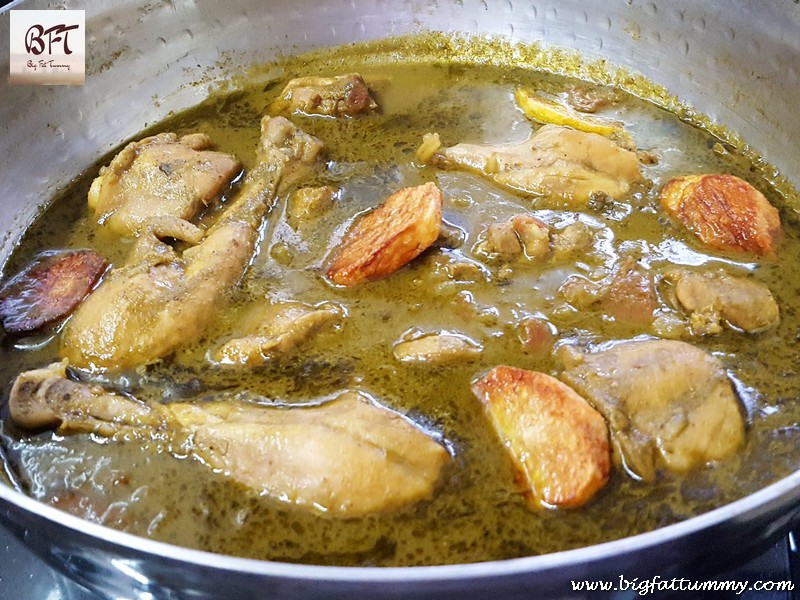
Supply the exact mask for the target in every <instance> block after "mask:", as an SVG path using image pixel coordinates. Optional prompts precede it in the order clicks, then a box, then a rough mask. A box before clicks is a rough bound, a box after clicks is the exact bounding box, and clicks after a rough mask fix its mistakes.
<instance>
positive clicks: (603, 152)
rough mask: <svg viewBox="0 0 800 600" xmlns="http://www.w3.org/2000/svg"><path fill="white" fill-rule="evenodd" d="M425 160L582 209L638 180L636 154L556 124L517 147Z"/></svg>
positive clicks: (443, 153) (453, 150) (444, 152)
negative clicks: (602, 196)
mask: <svg viewBox="0 0 800 600" xmlns="http://www.w3.org/2000/svg"><path fill="white" fill-rule="evenodd" d="M429 161H430V162H431V163H432V164H434V165H436V166H440V167H443V168H452V169H465V170H468V171H474V172H477V173H478V174H479V175H483V176H484V177H487V178H488V179H491V180H493V181H495V182H496V183H498V184H500V185H502V186H504V187H508V188H511V189H513V190H516V191H519V192H524V193H527V194H531V195H533V196H536V197H544V198H546V199H553V200H559V201H561V202H563V203H566V204H567V205H568V206H571V207H576V208H580V207H584V206H586V205H587V204H588V202H589V199H590V198H591V196H592V195H593V194H606V195H608V196H611V197H612V198H619V197H621V196H623V195H624V194H626V193H627V192H628V190H629V189H630V186H631V185H632V184H633V183H636V182H637V181H640V180H641V179H642V174H641V171H640V169H639V159H638V158H637V156H636V153H635V152H631V151H630V150H626V149H624V148H622V147H620V146H618V145H617V144H615V143H614V142H613V141H611V140H609V139H607V138H605V137H603V136H601V135H598V134H596V133H586V132H583V131H577V130H575V129H571V128H569V127H562V126H558V125H545V126H544V127H541V128H540V129H537V130H536V131H535V132H534V133H533V135H532V136H531V137H530V138H529V139H528V140H526V141H524V142H522V143H519V144H506V145H495V146H479V145H475V144H456V145H455V146H451V147H449V148H440V149H437V150H436V151H435V152H433V153H432V155H431V157H430V159H429Z"/></svg>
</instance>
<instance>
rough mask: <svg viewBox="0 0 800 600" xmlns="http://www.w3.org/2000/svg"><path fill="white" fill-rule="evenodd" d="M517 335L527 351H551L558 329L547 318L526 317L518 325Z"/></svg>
mask: <svg viewBox="0 0 800 600" xmlns="http://www.w3.org/2000/svg"><path fill="white" fill-rule="evenodd" d="M516 331H517V337H518V338H519V341H520V344H521V345H522V349H523V350H525V351H526V352H549V351H550V350H551V349H552V347H553V343H554V342H555V340H556V335H557V333H558V331H557V330H556V327H555V325H553V324H552V323H551V322H550V321H548V320H547V319H544V318H542V317H525V318H523V319H521V320H520V322H519V323H517V325H516Z"/></svg>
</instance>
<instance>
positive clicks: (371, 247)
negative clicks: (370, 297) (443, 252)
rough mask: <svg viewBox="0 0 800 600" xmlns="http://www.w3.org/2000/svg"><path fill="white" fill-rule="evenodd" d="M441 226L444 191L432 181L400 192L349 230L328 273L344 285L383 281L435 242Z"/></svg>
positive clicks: (336, 281)
mask: <svg viewBox="0 0 800 600" xmlns="http://www.w3.org/2000/svg"><path fill="white" fill-rule="evenodd" d="M441 225H442V191H441V190H440V189H439V188H438V187H437V186H436V184H435V183H432V182H429V183H426V184H424V185H418V186H416V187H408V188H403V189H401V190H399V191H397V192H395V193H394V194H392V195H391V196H389V198H388V199H387V200H386V202H384V203H383V204H382V205H380V206H379V207H378V208H376V209H375V210H373V211H372V212H371V213H369V214H368V215H366V216H364V217H362V218H361V220H360V221H359V222H358V223H357V224H356V226H355V227H353V229H352V230H351V231H350V233H349V234H348V236H347V238H345V240H344V242H343V243H342V245H341V246H339V248H337V249H336V250H335V251H334V252H333V257H332V260H331V262H330V263H329V264H330V266H329V267H328V270H327V273H326V275H327V277H328V279H330V281H332V282H333V283H335V284H337V285H344V286H353V285H358V284H359V283H364V282H365V281H371V280H373V279H380V278H381V277H386V276H387V275H390V274H392V273H394V272H395V271H397V270H398V269H399V268H400V267H402V266H403V265H405V264H407V263H408V262H410V261H412V260H413V259H414V258H416V257H417V256H419V255H420V254H421V253H422V252H423V251H425V249H427V248H428V247H429V246H430V245H431V244H433V242H435V241H436V238H437V237H438V236H439V229H440V228H441Z"/></svg>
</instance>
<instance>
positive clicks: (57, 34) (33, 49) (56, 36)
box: [25, 23, 80, 56]
mask: <svg viewBox="0 0 800 600" xmlns="http://www.w3.org/2000/svg"><path fill="white" fill-rule="evenodd" d="M79 27H80V25H66V24H65V23H61V24H59V25H55V26H53V27H51V28H50V29H47V30H45V28H44V27H42V26H41V25H32V26H31V27H30V28H29V29H28V32H27V33H26V34H25V50H27V51H28V52H29V53H30V54H35V55H36V56H39V55H40V54H42V53H43V52H44V51H45V49H47V53H48V54H53V44H59V43H60V44H61V49H62V52H63V53H64V54H72V50H70V49H69V37H68V36H69V32H70V31H71V30H73V29H78V28H79ZM62 36H63V37H62ZM45 41H46V42H47V45H45ZM56 48H58V46H56Z"/></svg>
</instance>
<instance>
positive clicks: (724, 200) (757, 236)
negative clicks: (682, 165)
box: [660, 175, 781, 256]
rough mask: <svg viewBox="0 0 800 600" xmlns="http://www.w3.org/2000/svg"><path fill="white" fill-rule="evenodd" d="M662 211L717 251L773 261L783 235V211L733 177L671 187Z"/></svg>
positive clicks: (689, 179) (695, 178)
mask: <svg viewBox="0 0 800 600" xmlns="http://www.w3.org/2000/svg"><path fill="white" fill-rule="evenodd" d="M660 200H661V206H663V207H664V209H665V210H666V211H667V212H668V213H669V214H671V215H672V216H673V217H674V218H676V219H677V220H678V221H680V222H681V223H682V224H683V225H684V226H685V227H686V228H687V229H689V230H690V231H691V232H692V233H694V235H696V236H697V238H698V239H699V240H700V241H701V242H703V243H704V244H705V245H707V246H708V247H709V248H713V249H715V250H734V251H739V252H752V253H754V254H758V255H759V256H772V255H774V254H775V250H776V246H777V243H778V240H779V239H780V235H781V221H780V217H779V215H778V211H777V210H776V209H775V207H774V206H772V205H771V204H770V203H769V200H767V199H766V198H765V197H764V195H763V194H762V193H761V192H759V191H758V190H757V189H755V188H754V187H753V186H752V185H750V184H749V183H747V182H746V181H743V180H742V179H739V178H738V177H735V176H733V175H688V176H686V177H678V178H676V179H672V180H670V181H668V182H667V184H666V185H665V186H664V188H663V189H662V190H661V196H660Z"/></svg>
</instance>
